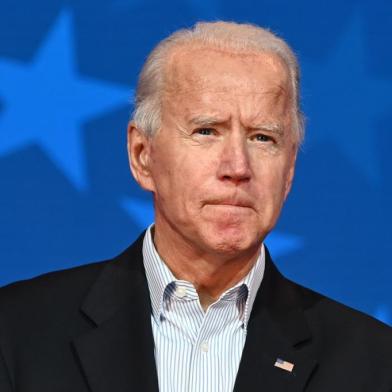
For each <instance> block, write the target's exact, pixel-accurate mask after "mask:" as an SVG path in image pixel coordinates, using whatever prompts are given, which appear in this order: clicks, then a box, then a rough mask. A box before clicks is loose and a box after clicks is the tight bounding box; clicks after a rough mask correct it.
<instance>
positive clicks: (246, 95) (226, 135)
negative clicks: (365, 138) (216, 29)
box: [142, 48, 296, 257]
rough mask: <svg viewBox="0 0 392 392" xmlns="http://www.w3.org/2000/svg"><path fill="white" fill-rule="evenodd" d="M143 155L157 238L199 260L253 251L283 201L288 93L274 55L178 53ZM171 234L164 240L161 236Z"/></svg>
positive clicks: (292, 147) (288, 175)
mask: <svg viewBox="0 0 392 392" xmlns="http://www.w3.org/2000/svg"><path fill="white" fill-rule="evenodd" d="M167 69H168V71H167V75H166V84H165V85H166V89H165V91H164V93H163V102H162V120H161V121H162V122H161V129H160V131H159V132H158V133H157V134H156V135H155V136H154V137H153V138H152V139H151V140H150V142H149V143H150V146H149V149H148V167H149V173H150V174H149V176H150V179H149V182H148V185H147V186H146V185H145V184H142V185H144V187H147V188H148V189H149V190H151V191H152V192H153V193H154V200H155V211H156V231H157V232H158V233H163V232H165V233H172V235H174V236H177V239H178V238H180V239H182V240H183V241H184V242H185V243H186V244H187V246H189V245H190V247H191V248H193V249H194V250H195V251H197V252H199V254H203V253H208V254H211V253H212V254H216V255H218V254H221V255H222V254H225V255H228V256H229V257H231V256H234V257H235V256H236V255H239V254H241V253H243V252H249V251H250V250H252V249H257V248H258V247H259V245H260V243H261V241H262V240H263V239H264V237H265V236H266V235H267V233H268V232H269V231H270V230H271V229H272V227H273V226H274V225H275V222H276V220H277V218H278V215H279V213H280V210H281V207H282V204H283V202H284V200H285V198H286V196H287V194H288V192H289V189H290V185H291V180H292V176H293V172H294V163H295V156H296V144H295V142H294V140H293V132H292V129H291V125H292V121H291V120H292V119H291V113H292V107H291V90H290V83H289V78H288V74H287V69H286V66H285V65H284V63H283V62H282V61H281V60H280V59H279V58H278V57H277V56H276V55H273V54H268V53H265V54H247V55H244V54H240V55H233V54H232V53H225V52H222V51H218V50H214V49H211V48H193V49H184V48H182V49H178V50H177V51H176V52H175V53H173V54H172V55H171V57H170V60H169V64H168V67H167ZM168 235H170V234H168Z"/></svg>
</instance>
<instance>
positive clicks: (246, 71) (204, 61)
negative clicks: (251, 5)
mask: <svg viewBox="0 0 392 392" xmlns="http://www.w3.org/2000/svg"><path fill="white" fill-rule="evenodd" d="M165 82H166V83H165V84H164V92H165V93H166V94H176V95H178V94H183V93H189V92H192V91H197V90H210V91H215V92H227V91H232V89H233V88H239V89H241V92H243V93H254V94H262V93H267V92H268V93H269V94H273V93H276V94H281V93H282V91H283V90H284V91H285V92H286V93H288V92H289V91H288V90H289V75H288V69H287V66H286V64H285V63H284V62H283V60H282V59H281V58H280V57H279V56H278V55H276V54H274V53H270V52H257V53H256V52H240V53H236V52H233V51H228V50H222V49H217V48H212V47H206V46H190V45H187V46H183V47H179V48H175V49H174V50H173V51H172V52H171V53H170V55H169V56H168V61H167V64H166V69H165Z"/></svg>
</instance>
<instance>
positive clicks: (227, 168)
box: [218, 133, 251, 185]
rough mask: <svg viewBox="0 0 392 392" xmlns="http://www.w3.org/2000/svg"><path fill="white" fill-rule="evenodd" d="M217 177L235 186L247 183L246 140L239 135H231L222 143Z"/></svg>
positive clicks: (249, 171) (248, 178) (248, 170)
mask: <svg viewBox="0 0 392 392" xmlns="http://www.w3.org/2000/svg"><path fill="white" fill-rule="evenodd" d="M218 177H219V179H220V180H222V181H226V182H232V183H234V184H235V185H238V184H241V183H245V182H248V181H249V180H250V178H251V167H250V161H249V152H248V150H247V145H246V140H244V138H243V137H242V136H241V135H239V134H234V133H233V134H231V135H230V136H228V137H227V139H226V140H224V141H223V148H222V151H221V155H220V160H219V166H218Z"/></svg>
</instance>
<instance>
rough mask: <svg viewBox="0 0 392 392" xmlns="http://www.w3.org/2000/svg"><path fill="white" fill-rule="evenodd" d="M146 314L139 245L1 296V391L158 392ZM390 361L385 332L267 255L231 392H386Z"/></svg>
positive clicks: (391, 379) (391, 386)
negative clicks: (286, 273)
mask: <svg viewBox="0 0 392 392" xmlns="http://www.w3.org/2000/svg"><path fill="white" fill-rule="evenodd" d="M150 312H151V307H150V300H149V292H148V288H147V282H146V277H145V274H144V269H143V262H142V237H140V238H139V240H138V241H136V243H135V244H133V245H132V246H131V247H130V248H128V249H127V250H126V251H125V252H124V253H122V254H121V255H120V256H118V257H117V258H115V259H113V260H109V261H106V262H101V263H96V264H90V265H86V266H82V267H78V268H74V269H70V270H65V271H60V272H55V273H50V274H47V275H44V276H41V277H38V278H35V279H32V280H29V281H24V282H19V283H15V284H12V285H9V286H7V287H5V288H2V289H1V290H0V347H1V353H0V391H1V392H11V391H13V392H60V391H62V392H65V391H67V392H87V391H90V392H132V391H143V392H157V391H158V382H157V375H156V369H155V360H154V341H153V335H152V330H151V320H150ZM277 358H281V359H283V360H286V361H289V362H292V363H294V369H293V371H292V372H288V371H285V370H282V369H279V368H277V367H275V366H274V363H275V361H276V359H277ZM391 358H392V333H391V328H389V327H387V326H386V325H384V324H382V323H379V322H377V321H375V320H374V319H372V318H370V317H368V316H366V315H364V314H361V313H359V312H357V311H354V310H352V309H349V308H347V307H345V306H343V305H340V304H338V303H336V302H334V301H332V300H330V299H327V298H325V297H323V296H321V295H319V294H316V293H314V292H312V291H310V290H308V289H305V288H303V287H301V286H299V285H297V284H295V283H292V282H290V281H288V280H287V279H285V278H284V277H283V276H282V275H281V274H280V273H279V272H278V271H277V269H276V268H275V266H274V265H273V263H272V261H271V259H270V257H269V255H268V252H267V255H266V269H265V274H264V278H263V281H262V284H261V287H260V290H259V292H258V294H257V297H256V300H255V303H254V307H253V310H252V314H251V318H250V320H249V325H248V335H247V339H246V343H245V348H244V351H243V355H242V359H241V363H240V367H239V371H238V375H237V379H236V384H235V391H236V392H252V391H260V392H267V391H274V392H281V391H282V392H283V391H318V392H324V391H325V392H340V391H341V392H349V391H353V392H354V391H355V392H359V391H361V392H365V391H368V392H391V391H392V359H391ZM184 392H186V391H184ZM217 392H218V391H217Z"/></svg>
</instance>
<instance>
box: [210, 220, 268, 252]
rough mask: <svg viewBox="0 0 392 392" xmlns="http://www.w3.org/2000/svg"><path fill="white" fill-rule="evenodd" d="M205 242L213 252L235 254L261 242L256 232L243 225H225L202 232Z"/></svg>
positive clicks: (254, 246)
mask: <svg viewBox="0 0 392 392" xmlns="http://www.w3.org/2000/svg"><path fill="white" fill-rule="evenodd" d="M204 233H205V234H204V237H205V242H206V243H208V245H209V248H210V249H213V250H214V251H215V252H217V253H220V254H227V255H231V256H233V255H236V254H240V253H243V252H247V251H251V250H253V249H256V248H257V247H258V246H260V244H261V238H260V237H259V235H258V233H256V232H255V231H254V229H253V230H250V229H249V228H245V227H241V226H240V227H226V228H224V229H222V228H220V229H218V230H217V229H215V230H211V231H210V230H207V231H205V232H204Z"/></svg>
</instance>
